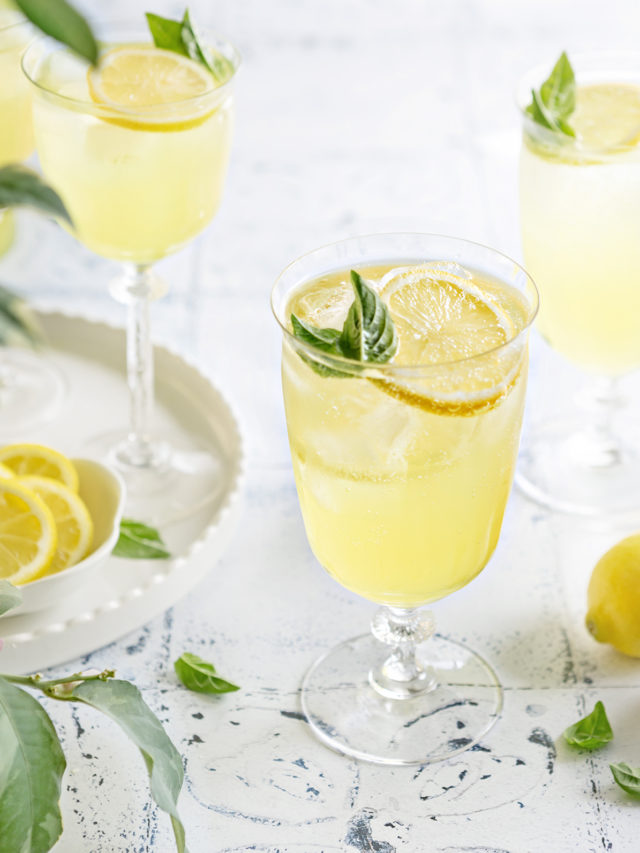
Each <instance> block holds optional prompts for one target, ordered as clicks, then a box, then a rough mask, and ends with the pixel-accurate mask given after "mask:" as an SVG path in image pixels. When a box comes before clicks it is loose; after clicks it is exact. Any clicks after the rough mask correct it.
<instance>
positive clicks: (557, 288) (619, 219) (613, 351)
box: [520, 84, 640, 375]
mask: <svg viewBox="0 0 640 853" xmlns="http://www.w3.org/2000/svg"><path fill="white" fill-rule="evenodd" d="M571 121H572V124H573V126H574V127H575V128H576V130H577V131H578V134H579V136H580V137H581V138H582V141H583V143H584V145H585V146H586V147H588V148H589V149H592V150H594V149H598V148H600V149H603V150H602V153H601V154H599V155H597V154H591V155H589V156H585V155H583V154H581V153H580V151H579V150H577V149H576V146H575V145H574V144H573V143H571V142H569V143H568V144H565V145H564V146H563V145H560V144H558V145H556V146H542V145H540V144H538V143H537V142H536V141H535V140H533V139H531V138H530V137H529V136H528V135H527V133H526V131H525V136H524V141H523V146H522V154H521V160H520V204H521V225H522V245H523V251H524V259H525V264H526V267H527V270H528V271H529V272H530V274H531V275H532V276H533V279H534V280H535V282H536V284H537V285H538V287H539V289H540V295H541V299H540V314H539V317H538V326H539V329H540V331H541V333H542V334H543V335H544V336H545V337H546V338H547V340H548V341H549V343H550V344H551V346H553V347H554V348H555V349H557V350H558V351H559V352H561V353H562V354H563V355H565V356H566V357H567V358H569V359H571V360H572V361H574V362H575V363H577V364H579V365H581V366H582V367H584V368H586V369H587V370H590V371H593V372H597V373H602V374H608V375H618V374H622V373H625V372H627V371H630V370H633V369H634V368H637V367H638V366H640V319H639V318H640V239H638V235H639V234H640V147H639V146H638V134H640V87H637V86H631V85H626V84H625V85H612V84H606V85H597V86H587V87H580V88H579V89H578V98H577V107H576V112H575V114H574V117H572V120H571ZM612 146H615V150H611V147H612ZM607 148H608V149H609V150H608V151H607V150H606V149H607Z"/></svg>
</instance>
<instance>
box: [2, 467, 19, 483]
mask: <svg viewBox="0 0 640 853" xmlns="http://www.w3.org/2000/svg"><path fill="white" fill-rule="evenodd" d="M15 476H16V475H15V474H14V473H13V471H12V470H11V468H7V466H6V465H0V480H11V479H12V478H13V477H15Z"/></svg>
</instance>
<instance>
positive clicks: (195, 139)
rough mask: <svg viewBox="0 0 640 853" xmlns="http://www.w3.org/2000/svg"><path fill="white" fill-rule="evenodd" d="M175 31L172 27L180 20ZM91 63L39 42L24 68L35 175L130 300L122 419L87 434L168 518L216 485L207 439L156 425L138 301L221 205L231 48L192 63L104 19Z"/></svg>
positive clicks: (145, 307)
mask: <svg viewBox="0 0 640 853" xmlns="http://www.w3.org/2000/svg"><path fill="white" fill-rule="evenodd" d="M178 30H180V27H178ZM100 34H101V37H102V38H103V39H104V42H103V43H102V45H101V52H100V58H99V63H98V65H97V66H96V67H95V68H90V67H89V66H88V64H87V63H86V62H85V61H84V60H82V59H80V58H78V57H77V56H74V55H73V54H72V53H70V52H69V51H68V50H67V49H66V48H64V47H61V46H60V45H59V44H57V43H55V42H53V41H51V40H48V39H38V40H37V41H36V42H35V43H34V44H33V45H32V46H31V47H30V48H29V50H28V51H27V53H26V54H25V57H24V60H23V69H24V72H25V74H26V76H27V77H28V79H29V80H30V81H31V83H32V84H33V86H32V89H33V101H34V130H35V137H36V148H37V151H38V155H39V158H40V163H41V166H42V171H43V172H44V175H45V177H46V179H47V180H48V181H49V183H50V184H51V185H52V186H53V187H54V188H55V189H56V190H57V191H58V193H59V194H60V196H61V197H62V199H63V200H64V202H65V204H66V206H67V209H68V210H69V213H70V215H71V218H72V220H73V223H74V234H75V236H76V237H77V238H78V239H79V240H80V241H81V242H82V243H84V244H85V245H86V246H87V247H88V248H90V249H92V250H93V251H94V252H96V253H98V254H100V255H103V256H104V257H107V258H111V259H113V260H117V261H120V262H122V264H123V265H124V273H123V275H122V276H121V277H120V278H118V279H117V280H116V281H114V282H112V284H111V293H112V295H113V296H114V297H115V298H116V299H118V300H119V301H121V302H123V303H125V304H126V305H127V309H128V323H127V336H128V337H127V367H128V381H129V389H130V394H131V412H130V424H129V427H128V429H123V430H121V431H119V432H115V433H109V434H107V435H103V436H98V437H96V438H95V439H93V440H92V441H91V442H90V443H89V444H88V448H89V449H90V450H91V451H92V452H93V453H98V454H99V455H107V456H108V457H109V458H110V460H111V461H112V462H113V463H115V464H116V465H117V467H118V468H119V470H120V472H121V473H122V474H123V476H124V478H125V480H126V481H127V486H128V492H129V495H130V499H129V501H130V503H129V509H131V503H134V504H139V508H140V511H142V512H143V513H145V515H146V516H151V515H153V514H154V510H153V506H154V503H156V502H157V503H158V504H159V505H160V506H164V509H163V515H164V516H166V511H165V510H166V506H165V505H166V504H171V506H172V507H173V510H175V512H176V513H177V514H181V513H184V512H188V511H189V508H190V507H193V508H194V509H195V508H199V507H200V506H201V505H202V501H203V500H206V499H207V496H208V495H209V496H210V495H213V494H215V487H216V482H215V481H216V475H217V471H218V465H217V460H216V452H215V449H214V448H208V447H192V446H186V447H182V446H180V445H179V442H180V441H181V438H180V437H179V435H178V434H176V435H174V436H172V435H158V434H157V431H156V429H155V427H154V424H153V420H152V419H153V387H154V382H153V360H152V350H151V342H150V332H149V307H150V303H151V301H152V300H153V299H155V298H157V297H159V296H161V295H163V293H164V291H165V288H164V286H163V284H162V283H161V282H160V280H159V279H158V278H157V277H156V276H155V275H154V273H153V272H152V270H151V267H152V264H153V263H155V262H156V261H158V260H160V259H161V258H163V257H165V256H167V255H169V254H171V253H173V252H176V251H178V250H179V249H181V248H183V247H184V246H185V245H187V244H188V243H189V242H190V241H191V240H193V239H194V237H195V236H196V235H197V234H198V233H199V232H200V231H201V230H202V229H203V228H204V227H205V226H206V225H207V224H208V223H209V222H210V220H211V219H212V217H213V216H214V214H215V213H216V211H217V209H218V206H219V204H220V199H221V195H222V189H223V184H224V178H225V174H226V170H227V163H228V159H229V149H230V144H231V132H232V124H233V92H232V89H233V83H234V77H235V73H236V71H237V68H238V65H239V56H238V53H237V52H236V50H235V49H234V48H233V47H232V45H230V44H229V43H227V42H225V41H223V40H221V39H219V38H217V37H214V36H212V35H209V36H204V37H202V38H201V39H200V42H199V43H198V44H199V45H201V48H199V49H200V52H201V53H202V55H203V56H204V57H206V60H207V62H206V64H205V63H204V62H197V61H195V60H194V59H191V58H189V56H185V55H183V54H182V53H180V52H177V51H174V50H167V49H162V48H159V47H156V46H155V45H154V43H153V41H152V40H151V36H150V35H149V33H148V32H146V33H144V32H140V31H138V30H137V29H135V28H134V29H133V30H132V29H131V28H128V29H122V28H112V29H110V28H108V27H103V28H101V30H100Z"/></svg>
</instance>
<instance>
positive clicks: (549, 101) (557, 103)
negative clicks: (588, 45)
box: [527, 51, 576, 137]
mask: <svg viewBox="0 0 640 853" xmlns="http://www.w3.org/2000/svg"><path fill="white" fill-rule="evenodd" d="M575 106H576V78H575V74H574V73H573V68H572V67H571V63H570V62H569V58H568V56H567V54H566V53H565V52H564V51H563V52H562V54H561V55H560V58H559V59H558V61H557V62H556V64H555V65H554V66H553V70H552V72H551V74H550V75H549V76H548V77H547V79H546V80H545V81H544V83H543V84H542V85H541V86H540V89H539V90H538V91H536V90H535V89H534V90H532V92H531V103H530V104H529V106H528V107H527V112H528V113H529V115H530V116H531V117H532V118H533V120H534V121H535V122H537V123H538V124H540V125H542V126H543V127H546V128H549V130H553V131H556V132H558V133H562V134H564V135H565V136H572V137H574V136H575V131H574V130H573V128H572V127H571V126H570V125H569V123H568V121H567V119H568V118H569V116H570V115H571V114H572V113H573V111H574V109H575Z"/></svg>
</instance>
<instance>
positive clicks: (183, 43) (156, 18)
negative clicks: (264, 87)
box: [147, 9, 234, 83]
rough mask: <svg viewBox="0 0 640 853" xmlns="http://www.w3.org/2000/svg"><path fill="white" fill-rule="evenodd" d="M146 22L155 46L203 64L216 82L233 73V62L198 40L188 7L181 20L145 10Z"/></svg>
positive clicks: (222, 81)
mask: <svg viewBox="0 0 640 853" xmlns="http://www.w3.org/2000/svg"><path fill="white" fill-rule="evenodd" d="M147 22H148V24H149V30H150V31H151V36H152V38H153V43H154V44H155V46H156V47H160V48H163V49H164V50H172V51H174V53H179V54H181V55H182V56H188V57H189V58H190V59H192V60H193V61H194V62H198V63H200V65H204V67H205V68H206V69H207V70H208V71H210V72H211V74H212V75H213V76H214V78H215V80H216V82H217V83H224V82H225V81H226V80H228V79H229V78H230V77H231V76H232V75H233V71H234V68H233V63H231V62H230V61H229V60H228V59H227V57H226V56H223V55H222V54H221V53H218V52H217V51H215V50H210V49H209V48H207V47H206V46H205V45H204V44H203V43H202V42H201V41H200V39H199V37H198V34H197V32H196V30H195V27H194V26H193V24H192V23H191V17H190V15H189V10H188V9H186V10H185V13H184V15H183V17H182V20H181V21H174V20H172V19H171V18H163V17H161V16H160V15H154V14H153V13H152V12H147Z"/></svg>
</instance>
